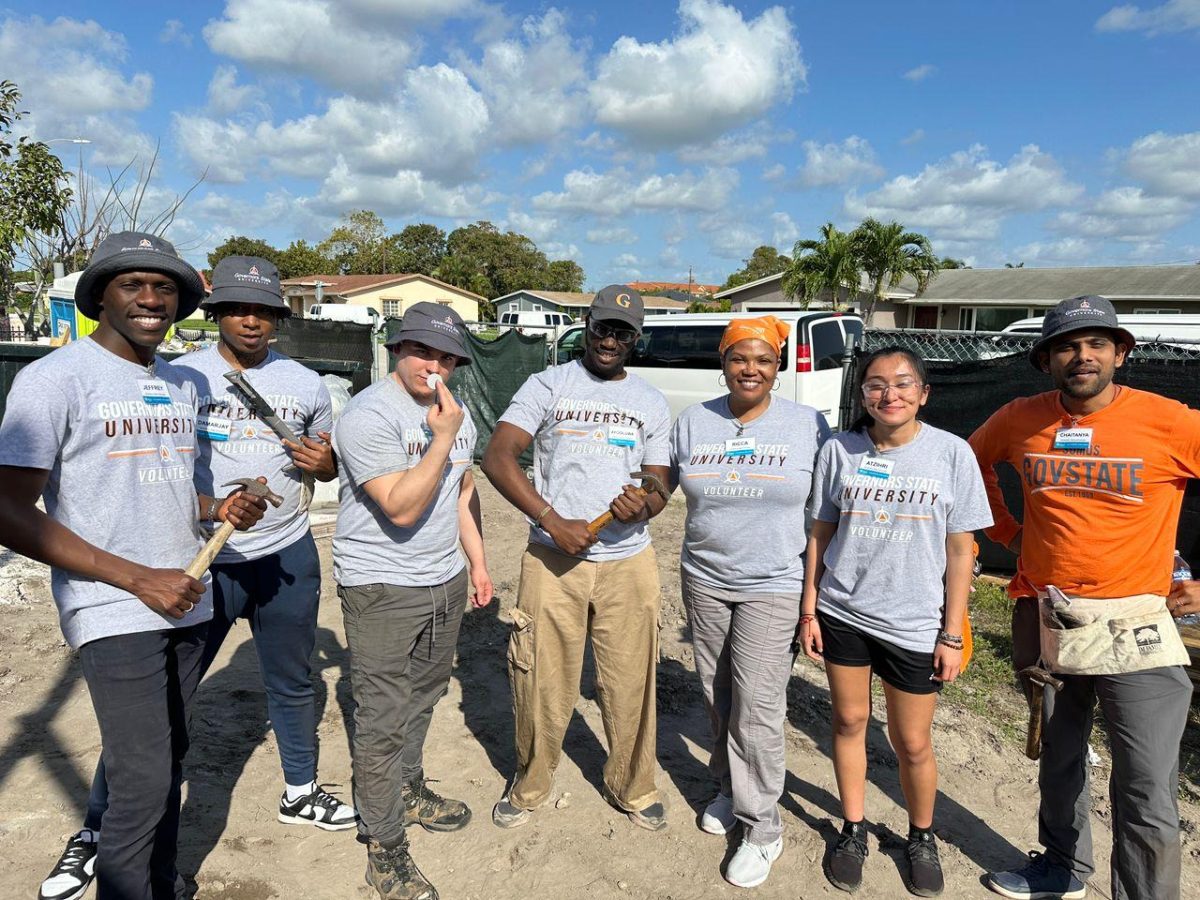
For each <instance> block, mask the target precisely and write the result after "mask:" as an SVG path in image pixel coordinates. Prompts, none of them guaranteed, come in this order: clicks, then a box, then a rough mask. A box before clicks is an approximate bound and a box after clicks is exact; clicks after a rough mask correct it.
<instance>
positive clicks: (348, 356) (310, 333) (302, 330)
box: [272, 317, 375, 366]
mask: <svg viewBox="0 0 1200 900" xmlns="http://www.w3.org/2000/svg"><path fill="white" fill-rule="evenodd" d="M272 347H273V348H274V349H275V350H278V351H279V352H280V353H282V354H284V355H285V356H290V357H292V358H293V359H343V360H346V361H347V362H358V363H366V364H367V365H368V366H370V365H371V364H372V362H374V350H375V337H374V335H373V334H372V333H371V326H370V325H360V324H358V323H357V322H329V321H326V320H324V319H297V318H294V317H292V318H287V319H282V320H280V323H279V329H278V330H277V331H276V332H275V341H274V343H273V344H272Z"/></svg>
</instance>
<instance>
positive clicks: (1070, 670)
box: [1038, 585, 1190, 675]
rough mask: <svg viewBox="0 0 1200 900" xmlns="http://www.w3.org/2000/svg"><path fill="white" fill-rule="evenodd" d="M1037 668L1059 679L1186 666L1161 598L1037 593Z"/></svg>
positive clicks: (1050, 588)
mask: <svg viewBox="0 0 1200 900" xmlns="http://www.w3.org/2000/svg"><path fill="white" fill-rule="evenodd" d="M1038 622H1039V628H1038V630H1039V635H1040V639H1041V650H1042V665H1043V666H1045V667H1046V669H1048V670H1049V671H1051V672H1054V673H1056V674H1060V675H1120V674H1124V673H1127V672H1141V671H1145V670H1146V669H1158V668H1161V667H1163V666H1186V665H1188V663H1189V661H1190V660H1189V658H1188V652H1187V648H1186V647H1185V646H1184V644H1183V639H1182V638H1181V637H1180V636H1179V629H1177V628H1176V627H1175V620H1174V619H1173V618H1172V617H1171V613H1170V612H1169V611H1168V610H1167V602H1166V598H1165V597H1160V596H1158V595H1156V594H1135V595H1133V596H1132V597H1114V598H1108V599H1096V598H1091V597H1071V596H1069V595H1066V594H1064V593H1063V592H1062V591H1060V590H1058V589H1057V588H1055V587H1054V586H1053V585H1048V586H1047V588H1046V589H1045V590H1039V591H1038Z"/></svg>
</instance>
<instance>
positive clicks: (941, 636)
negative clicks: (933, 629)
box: [937, 631, 963, 650]
mask: <svg viewBox="0 0 1200 900" xmlns="http://www.w3.org/2000/svg"><path fill="white" fill-rule="evenodd" d="M937 642H938V643H939V644H941V645H942V646H943V647H949V648H950V649H951V650H961V649H962V648H963V637H962V635H961V634H948V633H946V632H945V631H939V632H938V636H937Z"/></svg>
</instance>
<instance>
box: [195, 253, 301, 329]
mask: <svg viewBox="0 0 1200 900" xmlns="http://www.w3.org/2000/svg"><path fill="white" fill-rule="evenodd" d="M222 303H256V304H258V305H259V306H269V307H270V308H271V309H273V310H275V311H277V312H278V313H279V314H280V315H281V316H290V315H291V314H292V308H291V307H290V306H288V305H287V304H286V303H285V302H284V301H283V291H282V290H281V288H280V287H279V269H277V268H276V267H275V264H274V263H273V262H271V261H270V260H266V259H263V258H262V257H261V256H226V257H225V258H224V259H222V260H221V261H220V262H218V263H217V264H216V265H215V266H213V271H212V294H210V295H209V297H208V299H207V300H205V301H204V302H202V303H201V304H200V305H201V306H202V307H204V308H205V309H209V310H211V309H212V308H213V307H214V306H220V305H221V304H222Z"/></svg>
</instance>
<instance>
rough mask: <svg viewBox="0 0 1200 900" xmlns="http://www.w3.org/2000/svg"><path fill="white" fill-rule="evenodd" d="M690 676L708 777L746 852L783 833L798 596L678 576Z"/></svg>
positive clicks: (683, 574)
mask: <svg viewBox="0 0 1200 900" xmlns="http://www.w3.org/2000/svg"><path fill="white" fill-rule="evenodd" d="M681 582H682V585H683V604H684V606H685V608H686V609H687V613H688V619H689V622H690V624H691V627H692V647H693V648H694V651H695V656H696V671H697V673H699V675H700V681H701V683H702V684H703V686H704V705H705V708H706V709H707V710H708V715H709V720H710V721H711V723H712V733H713V750H712V758H711V759H710V761H709V764H708V765H709V769H710V770H711V771H712V773H713V776H714V777H715V778H716V779H717V782H718V783H719V784H720V788H721V793H722V794H725V795H726V796H731V797H733V812H734V815H735V816H737V818H738V819H739V820H740V821H741V822H742V824H743V826H744V837H745V838H746V840H749V841H750V842H751V843H752V844H769V843H771V842H772V841H774V840H775V839H776V838H778V837H779V836H780V835H781V834H782V833H783V825H782V823H781V822H780V820H779V806H778V803H779V798H780V796H781V795H782V794H783V781H784V776H785V774H786V763H785V759H784V734H783V720H784V717H785V716H786V714H787V683H788V678H789V677H790V676H791V673H792V653H791V650H790V647H791V642H792V638H793V636H794V635H795V632H796V623H797V622H798V621H799V618H800V594H799V592H797V593H781V594H747V593H742V592H740V591H728V590H723V589H722V588H718V587H713V586H712V585H709V584H704V583H702V582H699V581H697V580H696V579H694V578H692V577H691V576H689V575H688V574H687V573H686V572H683V573H681Z"/></svg>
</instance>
